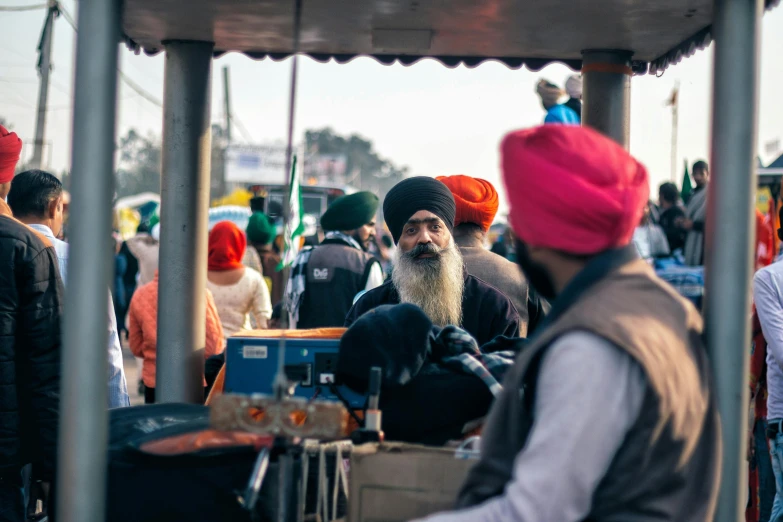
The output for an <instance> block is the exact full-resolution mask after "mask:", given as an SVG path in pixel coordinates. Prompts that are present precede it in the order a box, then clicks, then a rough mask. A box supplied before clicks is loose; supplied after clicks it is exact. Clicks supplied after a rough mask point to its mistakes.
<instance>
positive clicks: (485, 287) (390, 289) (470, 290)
mask: <svg viewBox="0 0 783 522" xmlns="http://www.w3.org/2000/svg"><path fill="white" fill-rule="evenodd" d="M399 302H400V295H399V294H398V293H397V289H396V288H394V284H393V283H392V281H386V282H385V283H384V284H382V285H381V286H379V287H378V288H374V289H372V290H370V291H369V292H367V293H366V294H364V295H362V296H361V297H360V298H359V300H358V301H356V304H355V305H353V307H352V308H351V310H350V311H349V312H348V315H347V316H346V318H345V326H346V327H348V326H351V324H353V322H354V321H356V319H358V318H359V317H360V316H361V315H362V314H364V313H365V312H368V311H370V310H372V309H373V308H376V307H378V306H380V305H384V304H399ZM455 326H460V325H455ZM461 326H462V328H463V329H464V330H466V331H467V332H468V333H469V334H470V335H472V336H473V337H474V338H475V339H476V341H478V343H479V346H483V345H485V344H486V343H488V342H490V341H491V340H492V339H494V338H495V337H497V336H499V335H505V336H506V337H518V336H519V313H518V312H517V309H516V308H515V307H514V304H513V303H512V302H511V300H510V299H509V298H508V297H506V296H505V294H503V293H502V292H501V291H500V290H498V289H497V288H495V287H493V286H491V285H489V284H488V283H485V282H484V281H482V280H481V279H479V278H477V277H475V276H472V275H470V274H465V289H464V291H463V294H462V325H461Z"/></svg>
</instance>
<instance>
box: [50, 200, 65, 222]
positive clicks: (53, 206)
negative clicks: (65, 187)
mask: <svg viewBox="0 0 783 522" xmlns="http://www.w3.org/2000/svg"><path fill="white" fill-rule="evenodd" d="M60 201H62V198H54V199H53V200H51V201H50V202H49V208H47V209H46V217H48V218H49V219H54V216H56V215H57V207H58V206H59V205H60Z"/></svg>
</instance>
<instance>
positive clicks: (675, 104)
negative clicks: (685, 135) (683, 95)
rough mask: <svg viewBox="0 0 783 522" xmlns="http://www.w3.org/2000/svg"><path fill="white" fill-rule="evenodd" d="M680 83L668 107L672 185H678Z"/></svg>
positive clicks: (675, 86) (675, 88)
mask: <svg viewBox="0 0 783 522" xmlns="http://www.w3.org/2000/svg"><path fill="white" fill-rule="evenodd" d="M679 98H680V82H677V83H675V84H674V91H672V97H671V98H670V99H669V101H668V103H667V105H668V106H670V107H671V108H672V151H671V154H672V183H674V184H676V183H677V127H678V119H679V107H680V101H679Z"/></svg>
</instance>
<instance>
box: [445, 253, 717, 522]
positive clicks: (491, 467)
mask: <svg viewBox="0 0 783 522" xmlns="http://www.w3.org/2000/svg"><path fill="white" fill-rule="evenodd" d="M577 330H579V331H588V332H591V333H594V334H596V335H598V336H600V337H602V338H604V339H606V340H608V341H610V342H611V343H612V344H614V345H615V346H617V347H618V349H622V350H625V351H626V352H627V353H628V354H630V355H631V356H632V357H633V358H634V359H635V360H636V361H637V362H638V363H639V364H640V365H641V366H642V368H643V369H644V372H645V375H646V379H647V392H646V396H645V399H644V403H643V407H642V411H641V413H640V415H639V417H638V418H637V420H636V422H635V423H634V425H633V426H632V428H631V430H630V431H629V432H628V433H627V435H626V438H625V441H624V442H623V444H622V446H621V447H620V449H619V450H618V452H617V454H616V455H615V457H614V460H613V462H612V464H611V466H610V468H609V470H608V472H607V474H606V476H605V477H604V478H603V480H602V482H601V483H600V485H599V487H598V489H597V490H596V491H595V493H594V497H593V505H592V512H591V514H590V517H588V519H589V520H602V521H618V522H619V521H624V522H635V521H648V520H649V521H652V520H655V521H661V520H671V521H677V522H697V521H698V522H702V521H711V520H712V515H713V512H714V508H715V502H716V499H717V493H718V484H719V478H720V454H721V439H720V425H719V419H718V415H717V410H716V407H715V404H714V396H713V394H712V392H711V384H710V376H709V364H708V361H707V357H706V354H705V351H704V347H703V344H702V341H701V332H702V320H701V316H700V315H699V313H698V312H697V311H696V309H695V308H694V307H693V306H692V305H691V304H690V303H689V302H688V301H687V300H685V299H683V298H682V297H680V296H679V295H678V294H677V293H676V292H675V291H674V290H673V289H672V288H670V287H669V286H667V285H666V284H665V283H664V282H662V281H660V280H659V279H658V278H657V277H656V276H655V274H654V273H653V272H652V270H651V268H650V267H649V266H648V265H647V264H646V263H645V262H643V261H634V262H631V263H628V264H626V265H624V266H622V267H620V268H618V269H617V270H615V271H614V272H612V273H610V274H609V275H608V276H607V277H605V278H604V279H602V280H601V281H599V282H597V283H595V284H594V285H593V286H592V287H590V288H588V289H587V290H586V291H585V292H584V294H583V295H581V296H580V297H579V298H578V300H577V301H576V302H575V303H574V304H573V305H572V306H571V307H570V308H569V309H568V310H567V311H565V312H564V313H563V314H562V316H560V317H559V318H558V319H556V320H555V321H554V322H553V323H551V324H550V325H549V326H547V327H545V328H544V329H543V330H542V331H541V332H540V335H538V336H536V337H535V338H534V339H533V340H532V341H531V343H530V344H529V345H528V346H526V347H525V348H523V349H522V352H521V353H520V355H519V357H518V358H517V362H516V364H515V366H514V368H513V369H512V370H511V371H510V372H509V374H508V375H507V376H506V379H505V382H504V391H503V393H502V394H501V396H500V397H498V399H497V400H496V401H495V404H494V405H493V407H492V410H491V412H490V416H489V419H488V421H487V425H486V428H485V431H484V436H483V440H482V457H481V460H480V461H479V463H478V464H477V465H476V466H475V467H474V468H473V470H472V471H471V473H470V475H469V477H468V480H467V482H466V484H465V486H464V488H463V491H462V493H461V495H460V501H459V505H460V506H463V507H465V506H471V505H476V504H479V503H481V502H483V501H484V500H487V499H488V498H492V497H494V496H497V495H500V494H502V493H503V489H504V487H505V485H506V484H507V483H508V482H509V481H510V480H511V476H512V470H513V460H514V457H515V456H516V455H517V454H518V453H519V452H520V451H522V449H523V448H524V445H525V441H526V440H527V437H528V435H529V432H530V429H531V426H532V423H533V405H534V396H535V393H536V389H535V385H536V376H537V373H538V365H539V362H540V361H541V357H542V355H543V354H544V352H545V351H546V349H547V347H549V346H550V345H551V344H552V343H553V341H555V340H556V339H557V338H558V337H560V336H562V335H563V334H565V333H567V332H572V331H577ZM607 378H611V377H610V376H607ZM565 429H567V428H565ZM530 472H531V473H535V470H530ZM566 472H567V470H563V473H566Z"/></svg>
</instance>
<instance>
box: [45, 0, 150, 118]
mask: <svg viewBox="0 0 783 522" xmlns="http://www.w3.org/2000/svg"><path fill="white" fill-rule="evenodd" d="M58 7H59V9H60V14H62V15H63V18H65V21H66V22H68V25H70V26H71V27H72V28H73V30H74V31H76V32H77V33H78V32H79V29H78V27H76V21H75V20H74V19H73V16H71V13H69V12H68V10H67V9H66V8H65V7H64V6H63V5H62V4H59V6H58ZM117 71H119V73H120V79H121V80H122V81H123V82H125V84H126V85H127V86H128V87H130V88H131V89H133V90H134V91H136V94H138V95H139V96H141V97H142V98H144V99H145V100H147V101H148V102H150V103H151V104H153V105H155V106H156V107H160V108H162V107H163V103H162V102H161V101H160V100H158V99H157V98H156V97H155V96H153V95H152V94H150V93H149V92H148V91H146V90H145V89H144V88H143V87H141V86H140V85H139V84H138V83H136V82H134V81H133V80H131V79H130V77H129V76H128V75H127V74H125V73H124V72H122V69H120V68H119V67H117Z"/></svg>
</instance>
